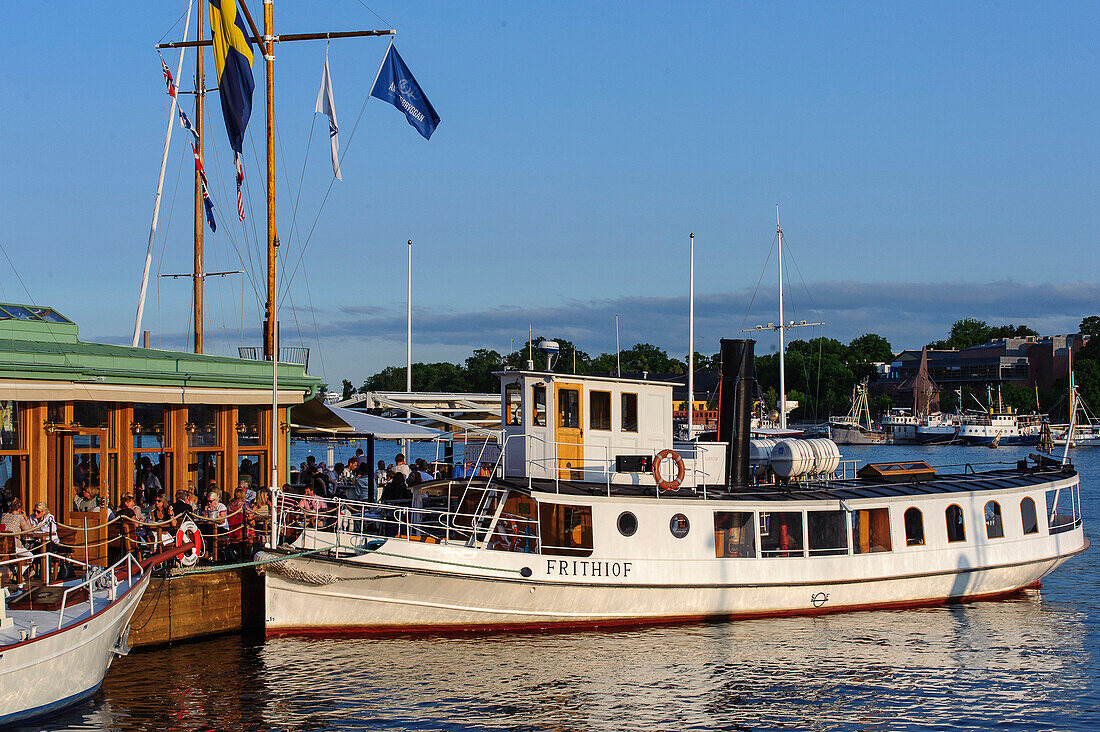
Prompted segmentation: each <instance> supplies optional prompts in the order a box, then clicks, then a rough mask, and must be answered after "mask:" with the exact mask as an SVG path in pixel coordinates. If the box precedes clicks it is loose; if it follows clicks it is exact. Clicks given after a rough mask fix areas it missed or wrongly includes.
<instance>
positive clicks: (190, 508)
mask: <svg viewBox="0 0 1100 732" xmlns="http://www.w3.org/2000/svg"><path fill="white" fill-rule="evenodd" d="M172 513H173V515H175V517H176V518H177V519H179V521H183V520H184V519H185V518H187V517H188V516H192V515H194V513H195V496H194V495H192V493H191V491H189V490H187V489H186V488H181V489H179V490H178V491H176V500H175V502H174V503H172Z"/></svg>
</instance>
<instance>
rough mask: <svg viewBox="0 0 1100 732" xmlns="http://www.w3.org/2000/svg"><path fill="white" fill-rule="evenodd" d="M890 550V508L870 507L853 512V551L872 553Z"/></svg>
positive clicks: (856, 552)
mask: <svg viewBox="0 0 1100 732" xmlns="http://www.w3.org/2000/svg"><path fill="white" fill-rule="evenodd" d="M888 551H890V509H888V508H870V509H864V510H861V511H853V512H852V552H853V553H855V554H872V553H874V552H888Z"/></svg>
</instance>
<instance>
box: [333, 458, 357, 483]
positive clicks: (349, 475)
mask: <svg viewBox="0 0 1100 732" xmlns="http://www.w3.org/2000/svg"><path fill="white" fill-rule="evenodd" d="M336 467H340V463H336ZM358 472H359V458H357V457H355V456H354V455H352V456H351V457H350V458H348V464H347V465H345V466H344V469H343V471H341V472H340V474H339V475H340V482H341V483H343V484H344V485H351V484H352V483H354V482H355V478H356V475H357V474H358Z"/></svg>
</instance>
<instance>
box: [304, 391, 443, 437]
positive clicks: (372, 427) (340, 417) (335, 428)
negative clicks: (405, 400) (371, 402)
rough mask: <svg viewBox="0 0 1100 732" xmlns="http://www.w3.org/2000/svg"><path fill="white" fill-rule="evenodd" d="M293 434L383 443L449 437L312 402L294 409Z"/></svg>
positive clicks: (319, 402)
mask: <svg viewBox="0 0 1100 732" xmlns="http://www.w3.org/2000/svg"><path fill="white" fill-rule="evenodd" d="M290 421H291V425H290V427H291V434H292V435H293V436H295V437H366V436H367V435H374V436H375V437H376V438H377V439H379V440H436V439H440V438H443V437H446V436H447V435H448V433H447V432H444V431H443V430H437V429H432V428H431V427H421V426H420V425H415V424H406V423H405V422H401V421H399V420H396V419H387V418H386V417H379V416H377V415H374V414H366V413H364V412H357V411H355V410H354V409H345V408H343V407H334V406H331V405H328V404H325V403H324V402H322V401H319V400H317V399H310V400H309V401H307V402H305V403H304V404H299V405H298V406H296V407H293V408H292V409H291V410H290Z"/></svg>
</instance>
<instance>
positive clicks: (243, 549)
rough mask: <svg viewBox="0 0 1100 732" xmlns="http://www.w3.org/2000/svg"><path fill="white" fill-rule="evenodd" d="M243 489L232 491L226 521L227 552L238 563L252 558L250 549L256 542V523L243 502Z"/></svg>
mask: <svg viewBox="0 0 1100 732" xmlns="http://www.w3.org/2000/svg"><path fill="white" fill-rule="evenodd" d="M244 493H245V491H244V488H238V489H237V490H235V491H233V500H232V501H231V502H230V504H229V506H228V516H227V517H226V520H227V522H228V524H229V537H228V540H229V551H230V554H231V557H232V558H233V559H236V560H238V561H240V560H243V559H248V558H250V557H251V556H252V552H251V547H252V544H254V543H255V541H256V521H255V519H254V518H253V516H252V510H251V509H250V508H249V507H248V504H247V503H246V502H245V500H244Z"/></svg>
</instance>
